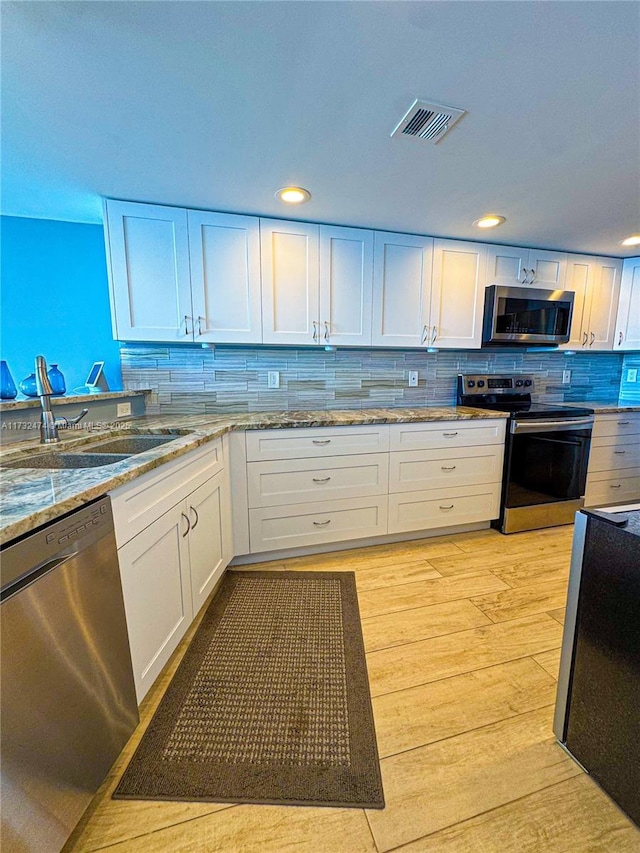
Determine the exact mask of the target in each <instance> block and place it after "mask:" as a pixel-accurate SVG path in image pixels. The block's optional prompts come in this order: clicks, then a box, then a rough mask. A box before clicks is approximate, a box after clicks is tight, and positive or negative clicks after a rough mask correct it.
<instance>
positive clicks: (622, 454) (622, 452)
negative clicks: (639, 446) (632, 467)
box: [613, 450, 627, 456]
mask: <svg viewBox="0 0 640 853" xmlns="http://www.w3.org/2000/svg"><path fill="white" fill-rule="evenodd" d="M613 452H614V455H615V456H624V454H625V453H626V452H627V451H626V450H614V451H613Z"/></svg>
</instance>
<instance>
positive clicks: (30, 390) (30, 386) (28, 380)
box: [20, 373, 38, 397]
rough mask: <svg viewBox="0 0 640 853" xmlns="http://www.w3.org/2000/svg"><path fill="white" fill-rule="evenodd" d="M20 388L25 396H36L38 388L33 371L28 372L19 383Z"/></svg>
mask: <svg viewBox="0 0 640 853" xmlns="http://www.w3.org/2000/svg"><path fill="white" fill-rule="evenodd" d="M20 390H21V391H22V393H23V394H24V396H25V397H37V396H38V389H37V388H36V375H35V373H30V374H29V375H28V376H25V378H24V379H23V380H22V382H21V383H20Z"/></svg>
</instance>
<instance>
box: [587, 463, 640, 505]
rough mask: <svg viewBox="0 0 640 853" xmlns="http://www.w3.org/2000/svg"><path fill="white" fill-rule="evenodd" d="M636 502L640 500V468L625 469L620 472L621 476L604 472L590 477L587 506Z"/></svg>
mask: <svg viewBox="0 0 640 853" xmlns="http://www.w3.org/2000/svg"><path fill="white" fill-rule="evenodd" d="M635 500H640V468H625V469H623V470H621V471H620V476H615V474H614V475H613V476H612V475H611V472H609V471H607V472H602V473H600V474H595V475H593V476H589V478H588V480H587V492H586V495H585V499H584V503H585V506H597V505H600V506H602V505H605V506H606V505H607V504H613V503H618V502H620V501H625V502H626V501H635Z"/></svg>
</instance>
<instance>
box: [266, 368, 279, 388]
mask: <svg viewBox="0 0 640 853" xmlns="http://www.w3.org/2000/svg"><path fill="white" fill-rule="evenodd" d="M279 387H280V371H279V370H269V371H268V373H267V388H279Z"/></svg>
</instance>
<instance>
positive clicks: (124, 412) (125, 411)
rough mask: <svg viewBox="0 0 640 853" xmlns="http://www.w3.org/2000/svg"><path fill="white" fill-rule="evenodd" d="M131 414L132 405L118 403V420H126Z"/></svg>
mask: <svg viewBox="0 0 640 853" xmlns="http://www.w3.org/2000/svg"><path fill="white" fill-rule="evenodd" d="M130 414H131V403H118V405H117V406H116V416H117V417H118V418H126V417H127V416H128V415H130Z"/></svg>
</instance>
